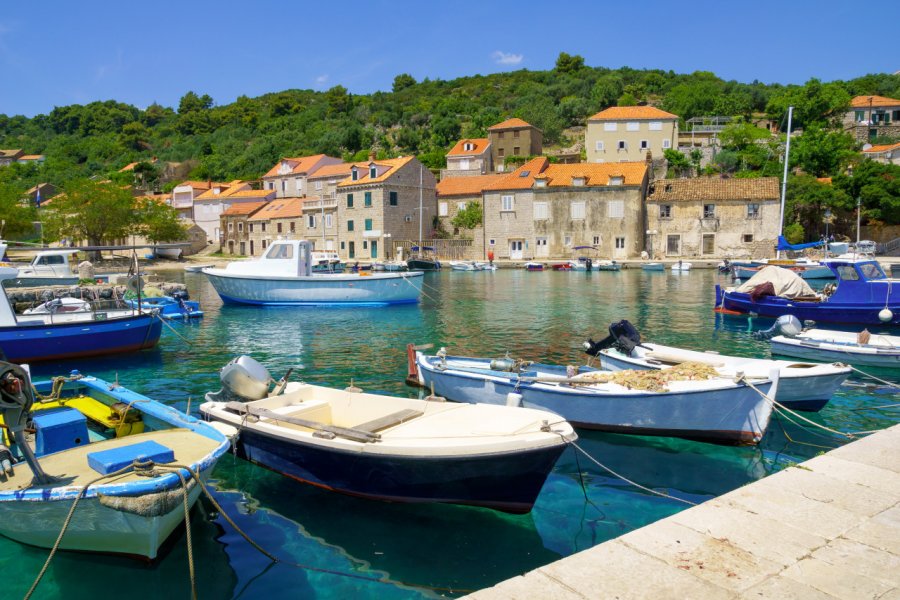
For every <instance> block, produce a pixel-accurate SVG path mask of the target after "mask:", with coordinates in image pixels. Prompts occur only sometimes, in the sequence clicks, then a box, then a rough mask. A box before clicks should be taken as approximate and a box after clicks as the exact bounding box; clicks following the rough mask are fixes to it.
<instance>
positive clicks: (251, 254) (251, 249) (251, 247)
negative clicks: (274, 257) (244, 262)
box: [250, 240, 254, 256]
mask: <svg viewBox="0 0 900 600" xmlns="http://www.w3.org/2000/svg"><path fill="white" fill-rule="evenodd" d="M250 256H254V250H253V240H250Z"/></svg>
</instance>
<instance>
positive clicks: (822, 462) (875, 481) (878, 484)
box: [803, 453, 900, 494]
mask: <svg viewBox="0 0 900 600" xmlns="http://www.w3.org/2000/svg"><path fill="white" fill-rule="evenodd" d="M803 466H804V467H806V468H807V469H810V470H812V471H813V472H814V473H827V474H828V476H829V477H831V478H833V479H839V480H841V481H848V482H850V483H855V484H857V485H861V486H865V487H868V488H872V489H874V490H878V491H880V492H887V493H889V494H896V492H897V490H900V473H895V472H894V471H889V470H887V469H881V468H878V467H873V466H871V465H866V464H862V463H858V462H853V461H849V460H844V459H843V458H839V457H837V456H833V455H831V454H830V453H829V454H823V455H822V456H817V457H815V458H812V459H810V460H808V461H806V462H805V463H803Z"/></svg>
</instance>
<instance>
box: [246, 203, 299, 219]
mask: <svg viewBox="0 0 900 600" xmlns="http://www.w3.org/2000/svg"><path fill="white" fill-rule="evenodd" d="M301 216H303V201H302V200H301V199H300V198H278V199H276V200H272V201H271V202H268V203H266V205H265V206H263V207H262V208H261V209H259V210H258V211H257V212H256V213H254V214H253V216H251V217H250V218H249V219H248V220H249V221H268V220H269V219H299V218H300V217H301Z"/></svg>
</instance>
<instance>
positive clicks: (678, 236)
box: [647, 177, 781, 258]
mask: <svg viewBox="0 0 900 600" xmlns="http://www.w3.org/2000/svg"><path fill="white" fill-rule="evenodd" d="M780 204H781V203H780V192H779V182H778V178H777V177H759V178H756V179H721V178H718V177H700V178H696V179H659V180H656V181H654V182H653V184H652V185H651V186H650V194H649V195H648V196H647V230H648V235H647V251H648V252H649V253H650V255H651V256H652V257H654V258H682V257H683V258H689V257H695V256H696V257H709V258H713V257H730V258H747V257H765V256H769V255H771V253H772V251H773V249H774V247H775V244H776V241H777V238H778V232H779V230H780V224H779V218H780V210H781V207H780Z"/></svg>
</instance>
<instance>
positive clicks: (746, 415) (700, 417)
mask: <svg viewBox="0 0 900 600" xmlns="http://www.w3.org/2000/svg"><path fill="white" fill-rule="evenodd" d="M415 366H416V369H417V376H418V378H419V382H420V383H421V384H422V385H424V386H425V387H431V386H434V388H433V389H434V393H436V394H439V395H441V396H445V397H446V398H448V399H449V400H454V401H457V402H469V403H477V402H485V403H489V404H502V405H515V406H524V407H526V408H538V409H543V410H549V411H552V412H555V413H556V414H558V415H560V416H562V417H563V418H565V419H566V420H567V421H569V422H570V423H572V424H573V425H575V426H577V427H583V428H585V429H594V430H598V431H608V432H614V433H631V434H637V435H659V436H674V437H683V438H687V439H695V440H701V441H710V442H719V443H728V444H755V443H757V442H759V441H760V440H761V439H762V437H763V435H764V434H765V432H766V428H767V427H768V424H769V418H770V417H771V414H772V404H771V402H769V401H768V400H766V399H764V398H763V397H762V396H761V395H760V394H759V393H758V392H757V391H755V390H754V389H752V388H751V387H750V386H748V385H746V384H745V383H743V382H735V380H734V379H733V378H715V379H693V380H680V381H678V380H673V381H669V382H668V384H667V387H666V388H665V389H663V390H661V391H642V390H640V389H635V388H633V387H630V386H629V384H620V383H617V380H618V378H619V377H622V375H621V374H627V375H628V376H632V375H633V374H635V373H638V374H639V373H650V372H648V371H619V372H618V373H619V375H617V374H616V373H610V372H607V371H600V370H598V369H593V368H590V367H579V368H577V369H576V371H578V372H577V373H573V371H572V369H575V368H574V367H564V366H557V365H548V364H541V363H530V362H522V361H515V360H513V359H509V358H505V359H498V360H491V359H485V358H467V357H459V356H447V355H446V354H445V353H443V352H439V353H438V354H437V355H435V356H426V355H424V354H422V353H421V352H417V353H416V355H415ZM774 375H775V378H776V379H777V372H776V373H775V374H774ZM650 376H651V377H652V376H653V375H652V374H651V375H650ZM638 377H640V375H638ZM623 379H624V378H623ZM754 385H755V387H756V388H757V389H758V390H760V391H762V392H763V393H770V397H771V395H774V394H775V392H776V391H777V387H775V386H774V385H773V382H772V381H770V380H762V381H757V382H755V384H754Z"/></svg>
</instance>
